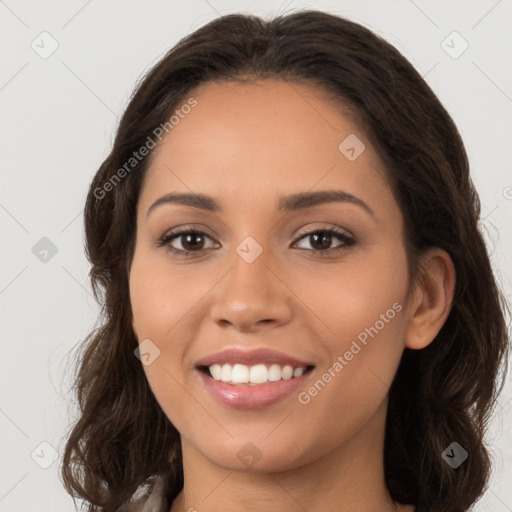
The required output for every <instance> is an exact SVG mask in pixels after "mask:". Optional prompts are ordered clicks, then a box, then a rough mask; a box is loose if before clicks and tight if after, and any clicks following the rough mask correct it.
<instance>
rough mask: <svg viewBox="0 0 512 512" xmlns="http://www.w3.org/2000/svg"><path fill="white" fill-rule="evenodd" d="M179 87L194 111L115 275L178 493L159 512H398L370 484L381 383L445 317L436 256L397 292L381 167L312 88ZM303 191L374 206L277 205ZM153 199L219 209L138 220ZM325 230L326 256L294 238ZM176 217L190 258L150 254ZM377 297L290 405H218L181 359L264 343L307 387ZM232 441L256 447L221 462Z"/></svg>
mask: <svg viewBox="0 0 512 512" xmlns="http://www.w3.org/2000/svg"><path fill="white" fill-rule="evenodd" d="M189 96H193V97H194V98H195V99H196V100H197V102H198V104H197V106H196V107H195V108H193V109H192V110H191V112H190V113H189V114H187V115H186V116H185V117H184V119H182V120H180V122H179V124H178V125H176V126H175V127H174V128H173V130H172V131H171V132H170V133H169V135H168V136H167V137H166V138H165V139H164V140H163V141H162V143H161V144H160V146H159V147H158V148H157V150H156V151H155V154H154V155H153V161H152V164H151V166H150V168H149V169H148V172H147V174H146V177H145V180H144V183H143V187H142V189H141V193H140V197H139V203H138V207H137V233H136V245H135V253H134V259H133V263H132V266H131V269H130V299H131V304H132V311H133V328H134V332H135V334H136V336H137V339H138V340H139V342H140V341H142V340H144V339H148V338H149V339H150V340H151V341H152V342H153V343H154V344H155V345H156V346H157V347H158V348H159V350H160V355H159V357H157V358H156V359H155V360H154V362H152V364H150V365H148V366H144V370H145V372H146V375H147V378H148V381H149V384H150V386H151V388H152V390H153V392H154V394H155V397H156V399H157V400H158V402H159V404H160V405H161V407H162V409H163V411H164V412H165V414H166V415H167V416H168V418H169V420H170V421H171V422H172V423H173V424H174V425H175V427H176V428H177V429H178V431H179V432H180V434H181V439H182V448H183V462H184V475H185V485H184V489H183V491H182V492H181V493H180V495H179V496H178V497H177V498H176V500H174V503H173V505H172V507H171V512H178V511H185V510H190V509H191V508H194V509H196V510H197V511H198V512H201V511H205V510H208V511H209V512H216V511H224V512H226V511H235V510H253V511H256V510H258V511H267V510H279V511H282V512H287V511H303V510H307V511H313V510H323V511H337V512H340V511H355V510H364V511H366V512H372V511H379V512H382V511H388V510H389V511H391V510H408V511H411V510H413V507H412V506H399V505H398V504H395V503H393V501H392V499H391V497H390V496H389V493H388V491H387V488H386V486H385V482H384V472H383V446H384V425H385V418H386V410H387V404H388V390H389V386H390V384H391V382H392V380H393V377H394V375H395V372H396V370H397V367H398V364H399V361H400V357H401V355H402V352H403V350H404V348H405V347H408V348H411V349H421V348H423V347H425V346H427V345H428V344H429V343H430V342H431V341H432V340H433V339H434V337H435V336H436V334H437V333H438V331H439V329H440V328H441V327H442V325H443V323H444V321H445V320H446V318H447V316H448V313H449V309H450V304H451V300H452V297H453V288H454V282H455V273H454V268H453V264H452V262H451V260H450V257H449V256H448V255H447V254H446V253H445V252H444V251H442V250H440V249H433V250H431V251H430V252H429V253H427V254H426V255H425V257H424V271H423V272H422V274H421V277H420V281H419V282H420V285H419V286H417V287H416V288H414V290H413V292H412V293H411V294H409V295H408V294H407V291H408V285H409V281H408V273H407V260H406V252H405V246H404V234H403V215H402V212H401V211H400V208H399V206H398V204H397V202H396V200H395V199H394V196H393V193H392V191H391V188H390V186H389V184H388V183H387V181H386V177H385V173H384V172H383V164H382V162H381V160H380V158H379V156H378V154H377V153H376V151H375V150H374V148H373V147H372V146H371V144H370V142H369V141H368V140H367V137H366V135H365V133H364V132H363V131H361V130H360V129H359V128H358V126H357V125H356V124H355V123H354V121H353V120H351V118H349V117H348V116H346V115H343V114H342V113H341V111H340V109H336V108H334V106H333V104H332V103H330V102H329V101H328V100H327V99H326V97H325V95H324V94H322V91H320V90H318V89H316V88H313V87H310V86H307V85H299V84H293V85H292V84H288V83H285V82H281V81H279V80H275V81H274V80H272V81H270V80H267V81H258V82H257V83H253V84H250V85H248V84H236V83H224V84H219V83H215V84H213V83H212V84H207V85H203V86H201V87H199V88H198V89H196V90H194V91H193V93H191V94H190V95H189ZM349 134H355V135H356V136H357V137H358V138H359V139H360V140H361V141H363V143H364V144H365V145H366V149H365V151H363V152H362V153H361V154H360V156H359V157H358V158H357V159H356V160H354V161H350V160H348V159H347V158H346V156H345V155H344V154H342V153H341V152H340V150H339V149H338V146H339V144H340V143H341V142H342V141H343V140H344V139H345V138H346V137H347V136H348V135H349ZM318 190H343V191H346V192H348V193H350V194H353V195H354V196H356V197H357V198H359V199H360V200H362V201H364V202H365V203H366V204H367V205H368V206H369V207H370V208H371V210H372V211H373V212H374V215H372V214H370V213H368V212H367V211H366V210H365V209H364V208H362V207H360V206H358V205H357V204H353V203H349V202H344V203H341V202H328V203H324V204H321V205H317V206H315V207H313V208H308V209H305V210H302V211H297V212H290V213H287V214H284V213H283V212H280V211H278V210H277V199H278V197H279V196H281V195H288V194H292V193H298V192H308V191H318ZM169 192H194V193H202V194H207V195H209V196H212V197H214V198H215V199H216V200H217V201H218V202H219V203H220V205H221V206H222V212H217V213H211V212H206V211H202V210H200V209H197V208H193V207H191V206H184V205H178V204H162V205H160V206H158V207H156V208H154V210H153V211H152V212H151V213H150V214H149V216H148V215H147V212H148V209H149V207H150V206H151V205H152V204H153V203H154V202H155V201H156V200H157V199H159V198H160V197H162V196H163V195H165V194H167V193H169ZM332 225H334V226H335V227H336V228H337V229H338V230H341V231H344V232H345V233H347V234H349V235H350V236H352V237H353V238H354V239H355V240H356V243H355V244H354V245H352V246H346V247H345V248H344V249H343V250H342V251H339V252H334V249H335V248H337V247H340V246H341V245H343V242H342V241H341V240H339V239H337V238H336V236H335V235H333V237H332V239H331V243H330V245H328V246H327V247H328V248H329V249H330V251H331V252H330V253H326V255H324V256H321V255H319V254H318V251H319V248H320V246H319V244H318V243H317V244H315V240H314V239H312V237H311V236H303V235H304V234H306V233H311V232H314V231H315V230H321V229H329V228H330V227H331V226H332ZM176 227H180V228H189V227H194V228H196V229H198V230H200V231H203V232H204V233H205V235H203V238H199V239H195V240H194V239H192V241H191V242H190V239H189V245H187V238H186V237H184V236H182V237H178V238H175V239H174V240H173V241H171V242H169V245H172V247H174V248H176V249H178V250H179V249H181V250H184V249H189V252H192V253H193V254H192V256H191V257H188V258H187V257H185V256H178V255H173V254H172V253H171V252H169V250H168V247H167V248H166V247H157V246H156V244H157V243H158V240H159V239H160V238H161V237H162V236H163V235H164V234H166V233H168V232H169V231H170V230H171V229H173V228H176ZM248 236H251V237H252V238H253V239H254V240H256V241H257V243H258V244H259V245H260V246H261V248H262V249H263V252H262V253H261V254H260V256H259V257H258V258H256V260H255V261H253V262H252V263H248V262H247V261H245V260H244V259H243V258H242V257H241V256H240V255H239V254H238V253H237V252H236V248H237V247H238V246H239V244H240V243H241V242H242V241H243V240H244V239H245V238H246V237H248ZM327 243H328V242H327ZM191 244H192V245H191ZM193 251H196V252H193ZM198 251H199V252H198ZM315 251H316V252H315ZM394 303H399V304H400V305H401V306H402V308H401V310H400V311H399V312H397V313H396V315H395V316H394V318H393V319H391V320H389V321H388V322H387V323H385V326H384V327H383V328H381V329H380V330H379V332H378V334H377V335H375V336H374V337H373V338H369V341H368V343H367V345H366V346H364V348H363V349H362V350H361V351H360V352H359V353H357V355H355V356H354V357H353V359H352V360H350V361H349V362H348V364H347V365H346V366H344V367H343V369H342V370H341V371H338V372H337V373H336V377H334V378H332V379H331V381H330V382H329V383H328V384H327V385H326V386H325V387H324V388H323V389H322V390H321V392H319V393H318V394H317V395H316V396H314V397H311V400H310V402H309V403H307V404H302V403H300V402H299V400H298V396H297V393H292V394H291V395H290V396H288V397H287V398H285V399H284V400H281V401H280V402H278V403H276V404H273V405H271V406H268V407H266V408H263V409H258V410H234V409H230V408H228V407H226V406H224V405H221V404H219V403H218V402H216V401H215V400H214V399H213V398H212V396H211V395H210V393H209V392H208V390H207V389H206V388H205V387H204V385H203V384H202V383H201V381H200V380H199V378H198V372H197V370H196V369H195V367H194V364H195V362H197V360H198V359H199V358H202V357H204V356H206V355H209V354H212V353H214V352H217V351H219V350H221V349H224V348H226V347H244V348H260V347H264V348H272V349H276V350H279V351H281V352H284V353H287V354H290V355H293V356H295V357H297V358H299V359H301V360H306V361H312V362H313V364H314V365H315V369H314V370H313V372H312V373H311V374H310V376H309V377H308V380H307V381H306V383H305V384H304V387H303V388H301V389H300V390H299V391H307V390H308V389H309V388H310V387H311V385H312V384H313V383H314V382H316V381H317V380H318V379H319V378H321V376H322V374H324V373H325V372H326V371H327V370H328V369H329V368H330V367H332V366H333V363H334V362H335V361H336V360H337V358H338V356H340V355H342V356H343V354H344V353H345V352H346V351H347V350H349V349H350V346H351V343H352V341H353V340H356V339H357V336H358V335H359V334H360V333H361V332H362V331H364V329H365V328H368V327H370V326H374V325H375V323H376V321H377V320H379V318H381V317H380V315H381V314H384V313H386V311H387V310H389V309H390V308H392V305H393V304H394ZM248 442H251V443H252V444H253V445H255V447H256V449H257V450H258V452H259V454H260V455H261V458H260V459H259V460H258V461H257V462H256V463H255V464H254V466H252V467H247V466H246V465H244V463H243V462H242V461H241V460H240V459H239V458H238V457H237V453H238V452H239V450H240V449H241V448H242V447H244V445H246V443H248Z"/></svg>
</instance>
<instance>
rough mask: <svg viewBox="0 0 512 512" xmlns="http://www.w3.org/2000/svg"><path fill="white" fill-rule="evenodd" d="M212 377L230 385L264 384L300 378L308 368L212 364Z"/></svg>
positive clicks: (276, 365) (210, 368) (273, 365)
mask: <svg viewBox="0 0 512 512" xmlns="http://www.w3.org/2000/svg"><path fill="white" fill-rule="evenodd" d="M208 369H209V370H210V374H211V376H212V377H213V378H214V379H215V380H221V381H222V382H227V383H230V384H248V383H249V384H264V383H265V382H276V381H278V380H281V379H283V380H290V379H292V378H294V377H300V376H301V375H302V374H303V373H304V371H305V370H306V368H304V367H299V368H295V369H294V368H293V367H292V366H290V365H286V366H280V365H278V364H271V365H270V366H269V367H268V368H267V366H266V365H264V364H257V365H255V366H247V365H245V364H234V365H230V364H223V365H220V364H212V365H211V366H209V367H208Z"/></svg>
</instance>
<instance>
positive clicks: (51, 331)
mask: <svg viewBox="0 0 512 512" xmlns="http://www.w3.org/2000/svg"><path fill="white" fill-rule="evenodd" d="M301 7H313V8H318V9H322V10H326V11H330V12H333V13H337V14H341V15H344V16H347V17H348V18H350V19H352V20H354V21H357V22H360V23H362V24H363V25H366V26H368V27H369V28H370V29H372V30H374V31H375V32H377V33H378V34H380V35H381V36H383V37H384V38H386V39H387V40H388V41H389V42H391V43H392V44H393V45H395V46H396V47H397V48H398V49H399V50H400V51H401V52H402V53H403V54H404V55H405V56H406V57H407V58H408V59H409V60H410V61H411V62H412V63H413V64H414V65H415V66H416V68H417V69H418V70H419V71H420V73H421V74H422V75H424V76H425V78H426V80H427V82H428V83H429V84H430V85H431V87H432V88H433V89H434V91H435V92H436V93H437V94H438V96H439V98H440V99H441V101H442V103H443V104H444V105H445V107H446V108H447V109H448V111H449V112H450V114H451V115H452V116H453V118H454V120H455V122H456V123H457V125H458V127H459V129H460V131H461V134H462V136H463V138H464V141H465V143H466V146H467V150H468V153H469V157H470V161H471V165H472V175H473V179H474V182H475V184H476V186H477V189H478V191H479V193H480V198H481V201H482V226H483V228H484V230H485V233H486V239H487V242H488V245H489V250H490V252H491V255H492V261H493V265H494V268H495V271H496V273H497V276H498V279H499V281H500V283H501V285H502V287H503V289H504V290H505V292H506V295H507V297H508V299H509V300H510V296H511V293H510V292H511V288H512V287H511V275H512V272H511V261H512V256H511V255H512V223H511V222H510V219H512V174H511V171H510V169H511V161H512V154H511V151H510V141H511V140H512V123H511V118H512V80H511V78H512V68H511V55H512V32H511V30H510V27H511V21H512V3H511V1H505V0H501V1H497V0H489V1H487V0H482V1H475V0H473V1H467V0H466V1H463V0H459V1H455V0H453V1H450V2H446V1H426V0H423V1H421V0H414V1H412V0H396V1H387V2H377V1H366V2H364V3H363V2H356V1H355V0H352V1H319V2H315V3H313V2H299V1H294V0H291V1H289V0H285V1H284V2H283V1H270V0H267V1H260V2H248V1H238V2H235V1H228V0H208V1H206V0H193V1H189V2H184V1H182V2H170V1H151V2H148V1H146V2H143V1H135V0H132V1H105V0H104V1H101V2H100V1H99V0H89V1H86V0H84V1H68V2H49V1H30V2H29V1H15V0H5V1H2V0H0V23H1V27H0V30H1V32H0V34H1V37H2V41H1V52H2V53H1V74H0V105H1V121H2V122H1V128H0V129H1V144H2V147H1V152H0V155H1V163H2V173H1V180H2V183H1V189H0V222H1V230H2V231H1V233H2V236H1V243H2V260H1V261H2V263H1V266H0V301H1V308H2V316H1V327H0V328H1V343H2V346H1V354H2V355H1V358H0V365H1V366H0V371H1V373H0V375H1V381H2V382H1V384H2V386H1V395H0V428H1V452H0V453H1V463H0V468H1V469H0V471H1V473H0V510H1V511H53V512H55V511H64V510H73V502H72V500H71V498H70V497H69V496H68V495H67V494H66V493H65V492H64V490H63V488H62V486H61V483H60V480H59V478H58V466H59V463H60V459H57V460H56V461H54V456H56V457H58V456H59V455H60V454H61V453H62V449H63V445H64V436H65V434H66V432H67V430H68V428H69V427H70V425H71V421H72V418H73V415H74V414H75V412H76V406H75V404H74V402H73V395H72V394H70V393H69V392H68V391H67V390H68V386H69V382H70V380H69V374H70V372H71V370H72V366H71V365H70V359H69V358H68V353H69V352H70V351H71V350H72V349H73V347H75V345H76V344H77V343H78V342H79V341H80V340H82V339H83V338H84V337H85V335H86V334H88V333H89V331H90V330H91V329H92V328H93V327H94V325H95V322H96V315H97V313H98V311H99V309H98V306H97V304H96V303H95V302H94V300H93V298H92V295H91V290H90V287H89V284H88V280H87V272H88V265H87V261H86V259H85V256H84V252H83V229H82V208H83V204H84V200H85V195H86V191H87V187H88V184H89V182H90V180H91V178H92V176H93V174H94V173H95V171H96V169H97V168H98V167H99V165H100V164H101V162H102V161H103V159H104V158H105V157H106V156H107V154H108V152H109V148H110V146H111V143H112V140H113V133H114V129H115V127H116V125H117V122H118V116H119V115H120V114H121V113H122V111H123V109H124V107H125V106H126V104H127V100H128V98H129V95H130V93H131V91H132V89H133V87H134V85H135V83H136V80H137V79H138V78H139V77H140V76H141V75H142V74H143V73H144V72H145V71H146V70H147V69H149V67H151V65H153V64H154V63H155V62H156V61H157V60H158V58H159V57H161V56H162V55H163V53H164V52H166V51H167V50H168V49H169V48H170V47H171V46H173V45H174V44H175V43H176V42H177V41H178V40H179V39H180V38H181V37H183V36H184V35H186V34H188V33H190V32H192V31H193V30H195V29H197V28H198V27H200V26H201V25H203V24H204V23H206V22H208V21H210V20H212V19H214V18H216V17H218V16H220V15H222V14H227V13H231V12H250V13H254V14H259V15H263V16H270V15H275V14H277V13H284V12H286V11H289V10H291V9H295V8H301ZM44 31H46V32H48V33H49V34H50V35H40V34H41V33H42V32H44ZM454 31H456V32H458V33H459V34H460V36H461V37H459V36H458V35H454V34H453V32H454ZM443 41H444V43H443ZM465 41H466V42H465ZM52 44H53V45H57V44H58V47H57V49H56V50H55V51H54V53H52V54H51V55H48V53H49V52H50V51H51V50H52ZM466 44H468V45H469V46H468V48H467V49H466V50H465V51H464V52H463V53H461V51H462V50H463V49H464V48H465V46H466ZM459 53H461V54H460V55H459ZM43 57H46V58H43ZM507 220H508V222H507ZM44 237H46V238H47V239H48V240H46V239H44V240H42V241H41V239H42V238H44ZM34 247H35V249H34ZM45 251H48V252H45ZM55 251H56V252H55ZM475 378H478V376H475ZM509 382H510V381H509ZM511 398H512V392H511V390H510V384H508V385H507V388H506V389H505V393H504V394H503V395H502V397H501V398H500V404H499V406H498V408H497V414H496V416H495V418H494V421H493V423H492V430H491V433H490V436H489V438H488V440H489V443H490V444H491V445H492V453H493V457H494V459H495V463H496V467H495V474H494V476H493V479H492V481H491V485H490V488H489V490H488V492H487V493H486V494H485V496H484V499H483V500H482V501H481V502H480V503H479V505H478V506H477V507H476V510H479V511H490V510H492V511H493V512H504V511H510V510H512V490H511V488H510V484H509V485H508V486H507V485H506V482H507V481H508V482H510V481H512V442H511V441H512V439H511V434H510V430H511V428H510V426H511V419H512V401H510V402H509V400H511ZM41 443H43V444H41ZM46 466H48V467H47V468H46V469H45V467H46Z"/></svg>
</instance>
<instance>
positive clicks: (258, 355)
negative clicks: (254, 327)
mask: <svg viewBox="0 0 512 512" xmlns="http://www.w3.org/2000/svg"><path fill="white" fill-rule="evenodd" d="M226 363H228V364H229V363H239V364H245V365H247V366H250V365H251V364H279V365H281V366H286V365H289V366H292V367H293V368H305V367H308V366H313V365H312V364H311V363H309V362H306V361H301V360H300V359H297V358H296V357H292V356H290V355H288V354H284V353H282V352H278V351H277V350H271V349H268V348H257V349H252V350H247V349H243V348H238V347H232V348H226V349H224V350H221V351H219V352H215V353H214V354H210V355H208V356H206V357H203V358H202V359H200V360H199V361H197V363H196V366H211V365H213V364H226Z"/></svg>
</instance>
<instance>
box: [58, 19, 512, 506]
mask: <svg viewBox="0 0 512 512" xmlns="http://www.w3.org/2000/svg"><path fill="white" fill-rule="evenodd" d="M479 215H480V204H479V199H478V195H477V193H476V191H475V189H474V187H473V183H472V181H471V179H470V176H469V166H468V160H467V155H466V152H465V149H464V146H463V143H462V141H461V139H460V136H459V133H458V131H457V129H456V127H455V125H454V123H453V121H452V120H451V118H450V116H449V115H448V114H447V112H446V111H445V109H444V108H443V107H442V106H441V104H440V103H439V101H438V99H437V98H436V96H435V95H434V93H433V92H432V91H431V89H430V88H429V87H428V86H427V84H426V83H425V82H424V80H423V79H422V78H421V77H420V75H419V74H418V73H417V72H416V71H415V70H414V68H413V67H412V66H411V64H410V63H409V62H408V61H407V60H406V59H405V58H404V57H403V56H402V55H401V54H400V53H399V52H398V51H397V50H396V49H395V48H394V47H392V46H391V45H390V44H388V43H387V42H385V41H384V40H382V39H381V38H379V37H378V36H376V35H375V34H373V33H372V32H370V31H369V30H367V29H366V28H364V27H362V26H360V25H358V24H356V23H353V22H350V21H348V20H345V19H343V18H340V17H337V16H334V15H330V14H327V13H323V12H318V11H298V12H295V13H293V14H290V15H287V16H282V17H278V18H276V19H273V20H270V21H264V20H262V19H260V18H257V17H255V16H247V15H238V14H237V15H228V16H223V17H221V18H219V19H216V20H214V21H213V22H211V23H209V24H207V25H206V26H204V27H202V28H200V29H199V30H197V31H196V32H194V33H193V34H191V35H190V36H188V37H186V38H185V39H183V40H182V41H180V42H179V43H178V44H177V45H176V46H175V47H174V48H173V49H172V50H171V51H170V52H169V53H168V54H167V55H166V56H165V57H164V58H163V59H162V60H161V61H160V62H159V63H158V64H157V65H156V66H155V67H154V68H153V69H152V70H151V71H150V72H149V73H148V74H147V76H146V77H145V78H144V80H143V81H142V82H141V83H140V84H139V86H138V88H137V90H136V92H135V94H134V96H133V98H132V99H131V101H130V103H129V105H128V107H127V109H126V111H125V113H124V115H123V117H122V119H121V122H120V126H119V129H118V132H117V135H116V139H115V142H114V147H113V149H112V152H111V153H110V155H109V156H108V158H107V159H106V160H105V162H104V163H103V164H102V166H101V167H100V169H99V170H98V172H97V174H96V176H95V177H94V180H93V182H92V184H91V187H90V190H89V195H88V198H87V204H86V210H85V228H86V238H87V240H86V242H87V255H88V257H89V259H90V261H91V264H92V270H91V279H92V284H93V287H94V290H95V293H96V296H97V297H98V298H99V299H100V300H101V301H102V304H103V305H104V310H103V311H104V322H103V324H102V326H101V327H100V328H99V329H98V330H96V331H95V332H93V333H91V335H90V337H89V338H88V339H87V340H86V342H85V343H86V344H85V345H84V351H83V353H82V354H81V356H80V358H79V360H78V363H79V367H78V372H77V380H76V388H77V392H78V400H79V403H80V405H81V411H82V415H81V417H80V418H79V419H78V421H77V423H76V425H75V426H74V428H73V430H72V432H71V433H70V436H69V439H68V440H67V445H66V450H65V454H64V458H63V466H62V475H63V480H64V484H65V486H66V488H67V490H68V492H70V493H71V494H72V495H74V496H76V497H79V498H81V499H83V500H85V502H86V504H87V505H88V510H90V511H99V510H104V511H114V510H124V511H130V510H144V511H146V512H147V511H150V510H151V511H159V512H160V511H168V510H170V511H171V512H178V511H185V510H189V511H191V510H197V511H199V512H201V511H203V510H208V511H210V512H212V511H221V510H222V511H229V510H280V511H292V510H307V511H316V510H336V511H355V510H364V511H366V512H368V511H381V512H382V511H391V510H403V511H412V510H415V511H417V512H427V511H429V512H430V511H451V512H457V511H464V510H467V509H468V507H470V506H471V505H472V504H473V503H475V502H476V501H477V500H478V498H479V497H480V496H481V495H482V493H483V492H484V490H485V488H486V484H487V481H488V477H489V472H490V460H489V455H488V452H487V450H486V448H485V446H484V443H483V438H484V434H485V426H486V422H487V420H488V418H489V415H490V414H491V411H492V406H493V405H494V403H495V399H496V396H497V393H498V392H499V390H500V388H501V385H502V381H500V380H499V378H498V376H499V375H500V373H499V371H500V369H501V367H502V365H503V364H504V361H505V357H506V354H507V350H508V339H507V332H506V325H505V312H506V304H505V301H504V299H503V297H502V294H501V292H500V290H499V289H498V287H497V285H496V282H495V278H494V276H493V273H492V269H491V265H490V261H489V256H488V254H487V251H486V248H485V244H484V241H483V238H482V235H481V233H480V231H479V228H478V220H479ZM100 295H101V296H100Z"/></svg>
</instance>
